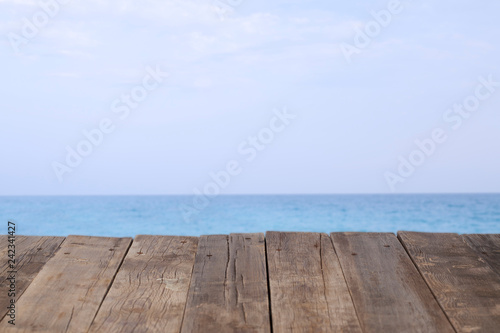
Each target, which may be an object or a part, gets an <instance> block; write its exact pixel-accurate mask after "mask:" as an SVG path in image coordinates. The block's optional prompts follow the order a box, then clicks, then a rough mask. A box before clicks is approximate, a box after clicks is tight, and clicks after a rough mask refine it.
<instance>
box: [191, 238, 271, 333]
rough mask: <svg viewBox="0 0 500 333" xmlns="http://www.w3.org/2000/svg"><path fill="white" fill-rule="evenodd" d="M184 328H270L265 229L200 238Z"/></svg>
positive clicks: (256, 329)
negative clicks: (262, 230)
mask: <svg viewBox="0 0 500 333" xmlns="http://www.w3.org/2000/svg"><path fill="white" fill-rule="evenodd" d="M182 332H184V333H188V332H189V333H191V332H214V333H219V332H270V319H269V305H268V292H267V273H266V261H265V247H264V235H263V234H231V235H229V236H226V235H212V236H202V237H201V238H200V240H199V244H198V252H197V253H196V259H195V265H194V271H193V276H192V278H191V286H190V289H189V293H188V301H187V305H186V311H185V315H184V320H183V325H182Z"/></svg>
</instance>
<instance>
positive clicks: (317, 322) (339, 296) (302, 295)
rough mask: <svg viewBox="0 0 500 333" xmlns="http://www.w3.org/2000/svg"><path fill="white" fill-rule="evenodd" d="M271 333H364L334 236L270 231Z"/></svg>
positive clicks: (267, 236) (267, 243) (267, 237)
mask: <svg viewBox="0 0 500 333" xmlns="http://www.w3.org/2000/svg"><path fill="white" fill-rule="evenodd" d="M266 246H267V259H268V269H269V285H270V292H271V313H272V323H273V332H276V333H278V332H361V328H360V326H359V322H358V319H357V317H356V313H355V310H354V306H353V304H352V300H351V297H350V295H349V291H348V289H347V286H346V283H345V279H344V276H343V274H342V271H341V269H340V265H339V263H338V259H337V256H336V255H335V252H334V250H333V246H332V242H331V240H330V237H328V236H327V235H324V234H319V233H289V232H267V234H266Z"/></svg>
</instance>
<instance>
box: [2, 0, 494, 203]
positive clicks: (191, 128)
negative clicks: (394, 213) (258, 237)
mask: <svg viewBox="0 0 500 333" xmlns="http://www.w3.org/2000/svg"><path fill="white" fill-rule="evenodd" d="M52 1H55V0H52ZM45 2H46V3H49V2H51V1H49V0H45ZM220 2H223V1H220ZM226 3H232V4H234V6H233V7H232V8H231V10H229V11H227V12H226V13H222V14H221V12H220V9H219V11H218V10H217V7H219V8H221V5H220V4H218V2H217V1H211V0H196V1H193V0H182V1H181V0H178V1H170V0H163V1H160V0H147V1H127V0H121V1H118V0H108V1H101V0H87V1H76V0H75V1H69V2H68V3H67V4H64V5H60V8H59V9H54V8H53V7H51V8H52V10H53V14H54V15H53V16H54V17H52V18H50V20H49V22H48V24H47V25H45V26H41V28H40V29H39V32H38V33H36V34H34V36H31V37H30V38H27V39H26V40H24V41H27V42H26V43H25V44H20V45H19V50H18V52H15V50H14V48H13V47H12V43H11V41H12V38H13V37H12V36H14V35H13V34H16V36H21V37H22V36H23V30H22V29H23V27H25V25H26V21H23V19H24V18H26V19H28V20H29V21H30V22H31V21H33V15H35V16H36V15H38V17H39V18H43V14H39V13H40V12H41V11H42V9H41V8H40V5H39V4H38V1H31V0H18V1H15V0H0V34H1V35H2V36H3V38H2V39H1V40H0V63H1V64H2V65H1V68H2V69H1V74H2V81H1V86H0V88H1V90H2V98H1V99H0V110H1V111H0V112H1V118H0V119H1V122H2V125H3V126H2V130H1V131H0V142H1V146H0V153H1V156H2V160H1V163H0V195H24V194H28V195H38V194H40V195H42V194H43V195H53V194H61V195H62V194H192V193H193V189H194V188H199V189H200V190H201V189H202V188H203V186H204V185H206V184H207V183H208V182H210V181H211V178H210V176H209V174H210V172H216V171H218V170H222V169H224V168H225V167H226V164H227V163H228V162H229V161H231V160H235V161H237V162H239V165H240V167H241V169H242V171H241V173H239V174H238V175H235V176H232V177H231V180H230V184H229V185H228V186H226V187H224V188H223V189H222V190H221V193H223V194H234V193H285V194H286V193H390V192H391V187H390V186H389V185H388V183H387V181H386V175H387V172H391V173H393V174H394V175H398V166H399V164H400V161H399V160H398V159H399V157H400V156H402V157H404V158H408V157H409V156H410V155H411V153H412V152H413V151H415V149H417V148H418V147H417V146H416V144H415V143H414V141H415V140H424V139H426V138H430V137H431V135H432V134H431V133H432V131H433V129H435V128H441V129H443V130H444V132H445V133H446V136H447V140H446V141H445V142H444V143H442V144H438V145H436V146H437V148H436V149H435V151H434V152H432V154H430V156H426V157H425V161H424V162H423V163H422V164H421V165H419V166H417V167H416V168H415V170H414V171H412V172H411V175H409V176H408V177H406V176H405V177H403V178H404V180H405V181H404V183H397V185H396V186H394V191H395V192H397V193H410V192H499V191H500V177H499V173H498V170H500V158H499V152H500V86H498V87H496V91H494V92H491V94H490V96H488V98H485V99H484V100H481V101H480V105H479V106H478V107H477V110H476V111H474V112H472V114H471V115H470V117H469V118H467V119H464V120H463V123H462V125H461V126H460V127H459V128H458V129H453V128H452V126H451V125H453V124H455V123H453V122H451V121H445V120H444V119H443V115H444V114H446V111H447V109H448V108H450V107H452V106H453V104H454V103H462V102H463V101H464V100H465V99H467V98H468V97H469V96H472V95H474V94H475V91H476V88H477V86H478V84H480V81H479V79H478V78H479V77H483V78H485V79H487V78H488V77H489V76H490V77H491V78H492V80H493V81H498V82H500V63H499V60H498V59H500V43H499V42H500V39H499V36H500V23H499V21H498V13H499V12H500V3H498V2H494V1H485V2H481V4H479V3H477V2H472V1H457V0H454V1H451V0H445V1H418V0H414V1H410V2H405V1H402V2H401V4H400V10H399V12H398V13H395V14H392V15H391V16H392V18H391V20H390V22H389V24H388V25H387V26H386V27H381V29H380V32H379V33H378V34H375V35H374V37H372V38H371V43H370V44H369V45H368V46H367V47H364V48H360V49H359V50H360V52H359V53H358V54H354V55H353V56H352V58H351V62H350V63H349V62H348V61H346V58H345V57H344V55H343V53H342V51H341V47H340V45H342V43H345V44H344V45H346V44H347V43H348V44H352V45H354V41H353V40H354V38H355V35H356V33H357V31H359V30H360V29H361V30H363V29H364V28H365V27H366V24H367V23H369V22H370V21H372V20H373V17H372V16H371V14H370V13H371V12H372V11H376V12H379V11H380V10H386V9H387V8H388V1H349V2H345V1H343V2H341V1H302V0H289V1H282V0H275V1H261V0H259V1H257V0H242V1H236V0H232V1H229V2H226ZM227 6H229V5H226V8H230V7H227ZM37 13H38V14H37ZM40 15H41V16H40ZM25 30H26V28H25ZM23 38H24V37H23ZM18 41H19V40H18ZM14 44H15V43H14ZM146 68H150V70H151V69H154V68H160V69H161V70H162V71H165V72H168V73H169V77H167V78H165V79H164V80H163V81H162V82H161V84H160V85H159V86H158V87H157V88H156V89H153V90H152V91H150V92H149V94H148V96H147V98H146V99H145V100H144V101H142V102H141V103H139V105H138V106H137V107H136V108H135V109H132V110H131V113H130V116H129V117H126V118H125V119H121V118H120V117H119V114H117V113H114V112H113V109H112V104H113V102H114V101H115V100H116V99H120V97H121V96H122V94H129V93H130V92H131V91H132V90H133V89H134V88H136V87H137V85H138V84H141V83H142V81H143V79H144V78H145V77H147V76H148V75H149V74H148V71H147V70H146ZM151 82H152V81H151ZM490 88H491V87H490ZM482 89H483V92H487V91H488V90H487V88H484V87H483V88H482ZM485 89H486V90H485ZM483 95H484V94H483ZM285 107H286V109H287V110H288V113H291V114H293V115H296V118H295V119H293V120H292V121H291V122H290V124H289V125H288V126H287V127H286V129H285V130H283V131H282V132H279V133H275V136H274V140H272V142H270V143H269V144H268V145H267V146H266V148H265V149H264V150H262V151H258V152H257V156H256V158H255V159H254V160H252V161H251V162H249V161H247V159H246V156H244V155H242V154H240V153H239V152H238V147H239V146H240V145H241V144H245V140H247V138H248V137H249V136H254V135H256V134H258V133H259V132H260V131H261V130H262V129H264V128H266V127H268V126H269V122H270V121H271V119H272V118H273V117H275V115H274V113H273V110H276V109H278V110H282V109H283V108H285ZM103 119H110V120H111V121H112V122H113V125H114V131H113V132H112V133H109V134H105V135H104V138H103V140H102V144H100V145H98V146H97V147H94V148H93V152H92V153H91V154H90V155H88V156H86V157H84V158H83V159H82V161H81V163H80V164H79V165H78V166H77V167H75V168H71V170H72V172H71V173H65V174H64V175H63V176H62V182H61V181H59V180H58V177H57V175H56V172H55V171H54V162H58V163H60V164H65V163H66V162H65V159H66V155H67V151H66V147H67V146H69V147H72V148H73V149H76V147H77V145H78V144H79V143H81V142H82V140H85V136H84V135H83V134H82V131H84V130H91V129H94V128H97V127H98V126H99V123H100V122H101V120H103Z"/></svg>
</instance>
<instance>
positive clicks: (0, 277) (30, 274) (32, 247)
mask: <svg viewBox="0 0 500 333" xmlns="http://www.w3.org/2000/svg"><path fill="white" fill-rule="evenodd" d="M63 240H64V237H42V236H16V238H15V243H14V244H15V260H16V271H17V273H15V297H14V298H15V300H16V302H17V301H18V300H19V298H20V297H21V296H22V294H23V293H24V291H25V290H26V288H28V286H29V285H30V283H31V282H32V281H33V279H34V278H35V276H36V275H37V274H38V272H39V271H40V270H41V269H42V267H43V265H45V263H46V262H47V261H48V260H49V259H50V258H51V257H52V256H53V255H54V253H55V252H56V251H57V250H58V249H59V245H61V243H62V242H63ZM8 245H11V243H9V242H8V239H7V236H5V235H2V236H0V249H1V250H0V258H2V261H1V265H0V281H1V282H0V290H2V292H1V293H0V309H1V310H0V320H1V319H2V318H3V317H4V316H5V314H6V313H7V306H8V305H9V304H10V300H11V297H9V296H8V292H7V291H8V290H9V289H10V283H11V282H10V281H9V280H7V278H8V277H9V276H10V274H9V273H8V272H9V271H11V269H10V268H9V265H8V261H7V259H8V257H7V254H8Z"/></svg>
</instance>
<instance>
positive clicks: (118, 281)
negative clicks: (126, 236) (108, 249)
mask: <svg viewBox="0 0 500 333" xmlns="http://www.w3.org/2000/svg"><path fill="white" fill-rule="evenodd" d="M197 245H198V238H196V237H176V236H145V235H139V236H137V237H136V238H135V239H134V242H133V243H132V246H131V247H130V250H129V252H128V254H127V256H126V257H125V260H124V261H123V264H122V266H121V267H120V270H119V272H118V273H117V275H116V277H115V280H114V282H113V285H112V286H111V289H110V290H109V292H108V294H107V295H106V299H105V300H104V302H103V303H102V306H101V308H100V309H99V312H98V314H97V316H96V318H95V320H94V322H93V323H92V326H91V329H90V331H91V332H162V333H169V332H176V333H178V332H180V330H181V323H182V317H183V314H184V308H185V305H186V300H187V293H188V289H189V283H190V281H191V273H192V271H193V265H194V257H195V254H196V247H197Z"/></svg>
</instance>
